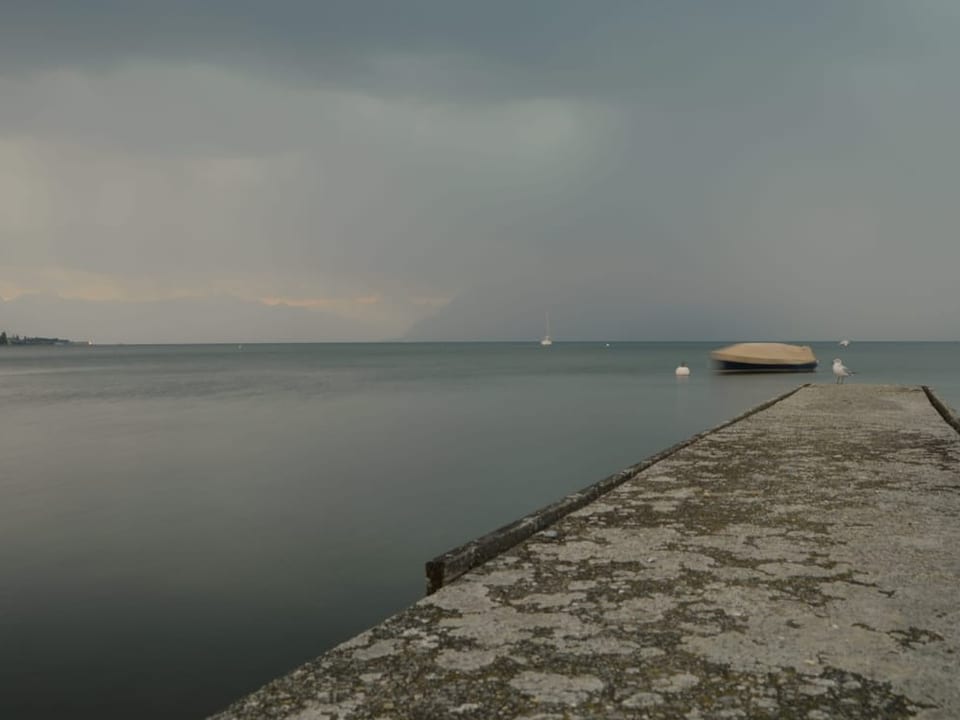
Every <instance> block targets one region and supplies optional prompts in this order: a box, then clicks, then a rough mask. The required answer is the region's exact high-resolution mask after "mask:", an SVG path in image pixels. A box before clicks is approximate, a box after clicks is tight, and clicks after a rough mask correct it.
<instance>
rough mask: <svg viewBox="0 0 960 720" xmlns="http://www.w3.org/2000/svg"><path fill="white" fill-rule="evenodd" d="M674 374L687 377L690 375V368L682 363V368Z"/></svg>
mask: <svg viewBox="0 0 960 720" xmlns="http://www.w3.org/2000/svg"><path fill="white" fill-rule="evenodd" d="M674 374H675V375H677V376H679V377H685V376H687V375H689V374H690V368H688V367H687V364H686V363H685V362H682V363H680V366H679V367H678V368H677V369H676V370H675V371H674Z"/></svg>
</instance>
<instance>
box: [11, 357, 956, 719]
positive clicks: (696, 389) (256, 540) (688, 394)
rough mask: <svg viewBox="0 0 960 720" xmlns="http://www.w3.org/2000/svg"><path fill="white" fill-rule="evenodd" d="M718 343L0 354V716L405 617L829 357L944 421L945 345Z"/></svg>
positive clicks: (246, 678)
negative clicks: (914, 399) (631, 468)
mask: <svg viewBox="0 0 960 720" xmlns="http://www.w3.org/2000/svg"><path fill="white" fill-rule="evenodd" d="M717 345H718V344H717V343H708V344H704V343H613V344H612V346H611V347H605V346H604V344H603V343H569V344H566V343H557V344H555V345H554V346H553V347H552V348H549V349H543V348H540V347H539V346H537V345H536V344H509V343H505V344H498V343H491V344H395V345H394V344H371V345H244V346H243V347H242V348H239V347H237V346H235V345H231V346H222V345H221V346H152V347H146V346H144V347H92V348H85V347H84V348H80V347H77V348H21V347H18V348H12V347H11V348H0V408H2V410H0V717H3V718H7V717H10V718H54V717H56V718H60V717H65V716H67V717H97V718H129V717H138V718H171V717H176V718H181V717H182V718H200V717H203V716H205V715H207V714H209V713H211V712H214V711H216V710H218V709H220V708H222V707H223V706H225V705H226V704H228V703H229V702H231V701H232V700H234V699H237V698H238V697H239V696H240V695H242V694H243V693H245V692H247V691H250V690H253V689H255V688H256V687H258V686H259V685H261V684H262V683H264V682H266V681H267V680H269V679H271V678H272V677H274V676H276V675H278V674H281V673H283V672H286V671H288V670H290V669H292V668H293V667H295V666H296V665H298V664H299V663H301V662H303V661H305V660H307V659H309V658H311V657H313V656H315V655H317V654H319V653H320V652H322V651H324V650H325V649H327V648H329V647H331V646H332V645H334V644H336V643H337V642H340V641H342V640H344V639H346V638H348V637H350V636H351V635H354V634H356V633H357V632H359V631H361V630H363V629H365V628H366V627H368V626H370V625H371V624H374V623H376V622H378V621H380V620H381V619H383V618H384V617H386V616H388V615H390V614H392V613H393V612H396V611H397V610H399V609H401V608H403V607H405V606H406V605H408V604H410V603H411V602H413V601H415V600H416V599H417V598H419V597H420V596H421V595H422V592H423V584H424V581H423V563H424V561H425V560H427V559H429V558H431V557H433V556H435V555H438V554H440V553H442V552H444V551H446V550H448V549H450V548H452V547H453V546H455V545H457V544H459V543H461V542H464V541H466V540H470V539H472V538H474V537H476V536H478V535H481V534H483V533H485V532H487V531H489V530H491V529H493V528H495V527H497V526H499V525H502V524H504V523H506V522H509V521H511V520H514V519H516V518H517V517H519V516H520V515H522V514H524V513H526V512H529V511H530V510H533V509H535V508H538V507H540V506H542V505H544V504H546V503H549V502H553V501H554V500H556V499H558V498H559V497H561V496H562V495H564V494H566V493H568V492H571V491H573V490H576V489H579V488H581V487H583V486H585V485H588V484H590V483H592V482H594V481H596V480H598V479H600V478H602V477H604V476H606V475H608V474H610V473H612V472H615V471H617V470H619V469H621V468H623V467H625V466H627V465H630V464H633V463H635V462H637V461H639V460H641V459H643V458H644V457H645V456H647V455H650V454H652V453H654V452H656V451H658V450H661V449H663V448H665V447H667V446H669V445H671V444H673V443H675V442H677V441H679V440H682V439H684V438H686V437H688V436H689V435H691V434H693V433H695V432H699V431H701V430H704V429H706V428H709V427H711V426H713V425H715V424H717V423H719V422H721V421H723V420H725V419H728V418H730V417H732V416H734V415H736V414H738V413H739V412H741V411H743V410H746V409H747V408H749V407H752V406H753V405H756V404H758V403H759V402H762V401H763V400H766V399H768V398H770V397H773V396H775V395H777V394H779V393H781V392H784V391H785V390H788V389H790V388H792V387H795V386H796V385H798V384H800V383H802V382H807V381H813V382H832V381H833V378H832V376H831V375H830V370H829V364H830V363H829V361H830V360H831V359H832V358H833V357H835V356H837V355H842V356H843V358H844V361H845V362H846V364H847V365H848V366H850V367H851V368H853V369H854V370H859V371H860V373H861V374H859V375H857V376H856V377H854V378H852V380H851V382H860V383H865V382H870V383H874V382H883V383H886V382H897V383H910V384H929V385H932V386H934V388H935V389H936V390H937V392H938V393H939V394H940V396H941V397H943V398H944V400H946V402H947V403H948V404H950V405H952V406H953V407H955V408H956V407H958V406H960V343H854V344H852V345H851V346H850V347H849V348H847V349H846V350H843V351H842V352H838V348H837V347H836V345H834V344H832V343H831V344H819V345H818V344H814V345H813V346H814V350H815V352H816V353H817V356H818V357H819V358H820V360H821V364H822V366H823V367H822V370H821V371H820V372H819V373H817V374H814V375H787V376H734V377H720V376H716V375H713V374H711V373H710V372H709V365H708V353H709V351H710V350H711V349H713V348H714V347H716V346H717ZM680 361H686V362H687V363H688V364H689V365H690V366H691V368H692V369H693V374H692V376H691V377H690V378H689V379H687V380H685V381H678V380H677V379H676V378H674V376H673V368H674V367H675V366H676V365H677V364H678V363H679V362H680Z"/></svg>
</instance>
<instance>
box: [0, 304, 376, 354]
mask: <svg viewBox="0 0 960 720" xmlns="http://www.w3.org/2000/svg"><path fill="white" fill-rule="evenodd" d="M0 330H5V331H6V333H7V335H8V336H11V337H12V336H13V335H14V334H19V335H31V336H37V337H48V338H63V337H67V338H72V339H74V340H78V341H84V342H85V341H88V340H89V341H93V342H95V343H97V344H110V343H128V344H139V343H143V344H149V343H165V342H166V343H218V342H310V341H332V340H344V341H352V340H370V339H373V338H371V337H370V331H369V330H368V329H367V328H365V327H363V325H362V324H358V323H355V322H351V321H349V320H345V319H342V318H338V317H335V316H333V315H330V314H328V313H324V312H321V311H317V310H313V309H307V308H298V307H290V306H287V305H265V304H263V303H260V302H256V301H248V300H241V299H238V298H233V297H214V298H183V299H175V300H162V301H152V302H117V301H91V300H65V299H63V298H58V297H52V296H48V295H23V296H21V297H18V298H16V299H14V300H7V301H0Z"/></svg>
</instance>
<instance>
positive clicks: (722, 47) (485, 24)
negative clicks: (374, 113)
mask: <svg viewBox="0 0 960 720" xmlns="http://www.w3.org/2000/svg"><path fill="white" fill-rule="evenodd" d="M919 38H920V29H919V28H918V27H916V24H915V23H914V22H913V21H912V17H911V15H910V14H909V13H904V12H897V11H896V5H895V4H894V5H887V4H886V3H879V2H876V1H868V0H861V1H859V2H843V3H837V2H830V1H829V0H814V1H809V2H802V3H797V2H786V1H781V2H756V1H750V2H746V1H744V0H732V1H730V2H720V3H708V2H701V1H699V0H697V1H694V0H673V1H671V2H636V1H635V0H604V2H601V3H589V2H581V1H579V0H577V1H565V0H527V1H526V2H507V1H504V0H493V1H490V2H482V3H476V2H471V3H468V2H449V1H446V0H407V1H406V2H392V1H390V0H378V1H372V0H366V1H364V0H360V1H354V0H340V1H334V0H327V1H326V2H320V3H317V2H291V1H289V0H287V1H281V2H272V3H262V2H226V1H224V2H190V1H187V0H171V1H169V2H123V1H122V0H110V1H96V0H94V1H92V2H82V3H78V2H70V1H69V0H61V1H59V2H58V1H54V2H40V3H32V2H21V3H17V4H14V5H7V6H5V10H4V22H3V23H2V26H0V61H2V62H3V66H4V67H5V68H7V69H8V70H10V69H20V70H24V69H38V68H48V69H49V68H54V67H62V66H67V67H77V66H91V67H96V66H101V67H108V66H111V65H115V64H117V63H123V62H127V61H130V60H131V59H138V58H139V59H152V60H161V61H171V60H172V61H204V62H211V63H214V64H225V65H229V66H235V65H237V64H246V65H247V66H248V67H251V68H254V67H255V68H259V69H260V70H262V71H264V72H274V73H275V75H274V77H275V78H276V79H277V80H278V81H280V82H291V81H296V82H303V83H308V84H316V85H318V86H328V85H342V86H346V87H350V88H366V89H368V90H377V91H381V92H385V93H390V94H398V95H403V94H408V93H422V94H425V95H438V94H453V95H456V96H459V97H470V96H471V95H476V96H477V97H480V98H484V97H491V96H492V97H497V96H501V97H504V96H505V97H509V96H519V97H530V96H531V95H534V96H544V95H545V96H555V95H560V96H568V95H575V96H601V97H608V98H614V99H620V98H623V97H624V96H625V95H626V96H631V95H635V96H638V97H642V96H643V95H644V94H646V93H649V92H658V91H659V92H666V93H673V94H677V92H678V90H679V91H681V92H682V90H683V88H682V87H679V88H678V86H677V84H676V83H677V80H682V79H685V80H687V81H689V82H693V83H703V84H710V83H721V87H718V88H717V90H719V91H720V92H719V93H718V97H719V95H721V94H723V93H728V92H730V91H731V90H732V89H734V88H741V89H744V88H748V87H750V86H753V85H756V84H758V83H759V84H760V85H762V86H763V87H767V86H768V84H769V83H771V82H775V81H776V80H777V79H781V80H782V79H784V78H787V79H789V78H790V77H791V75H793V79H799V78H798V77H797V75H796V74H792V72H791V68H793V67H794V66H797V65H804V64H807V63H809V62H810V61H811V59H815V60H816V62H817V63H818V64H823V65H829V63H830V62H831V60H835V59H838V58H843V57H847V56H849V54H850V53H851V52H853V53H860V54H868V55H877V56H889V55H891V54H897V53H902V52H909V51H910V49H911V48H912V47H914V46H915V45H916V44H917V43H918V42H919ZM271 68H272V70H271ZM732 73H735V74H736V76H733V75H731V74H732Z"/></svg>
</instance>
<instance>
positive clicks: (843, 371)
mask: <svg viewBox="0 0 960 720" xmlns="http://www.w3.org/2000/svg"><path fill="white" fill-rule="evenodd" d="M833 374H834V376H835V377H836V378H837V382H838V383H839V384H841V385H843V379H844V378H845V377H847V376H849V375H855V374H856V373H854V372H853V370H851V369H850V368H848V367H847V366H846V365H844V364H843V360H841V359H840V358H834V359H833Z"/></svg>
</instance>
